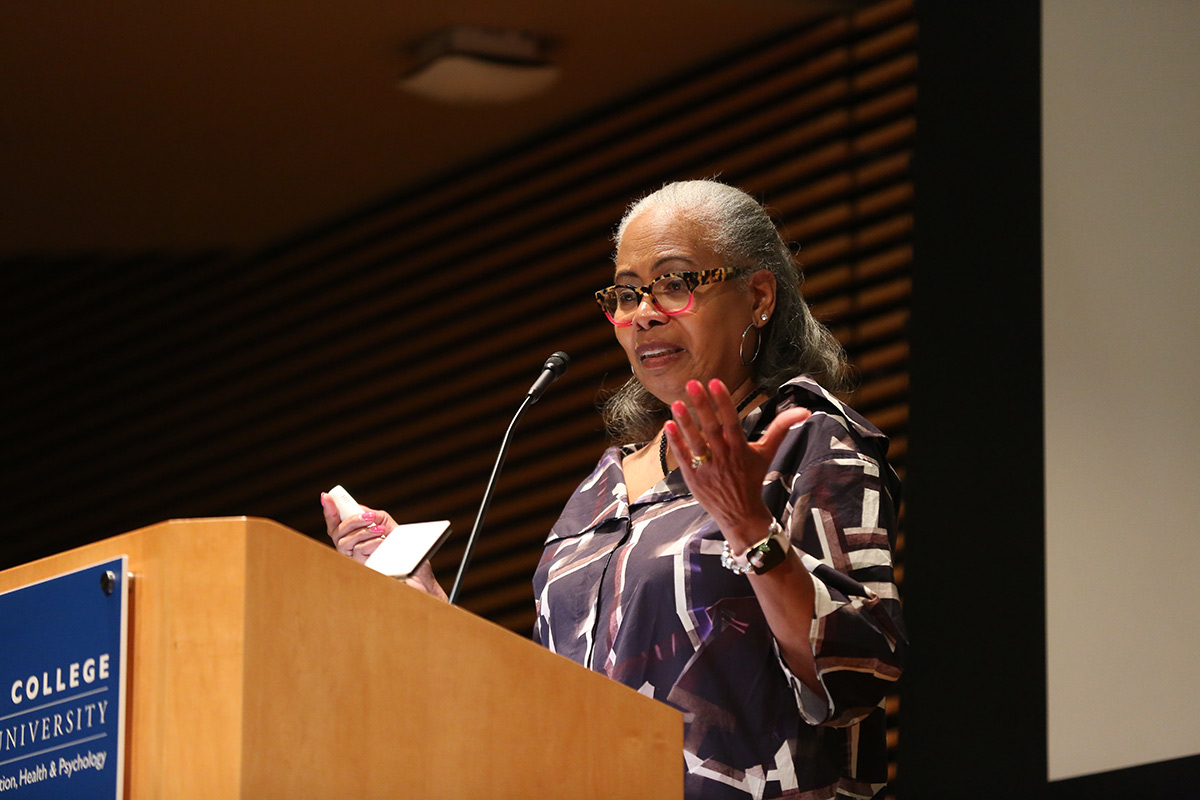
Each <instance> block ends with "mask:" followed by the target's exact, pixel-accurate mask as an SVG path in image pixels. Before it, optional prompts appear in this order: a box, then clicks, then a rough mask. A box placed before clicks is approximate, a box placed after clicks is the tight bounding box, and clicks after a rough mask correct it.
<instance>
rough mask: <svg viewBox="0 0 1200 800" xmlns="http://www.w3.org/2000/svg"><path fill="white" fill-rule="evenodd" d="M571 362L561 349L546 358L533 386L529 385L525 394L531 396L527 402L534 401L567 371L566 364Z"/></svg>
mask: <svg viewBox="0 0 1200 800" xmlns="http://www.w3.org/2000/svg"><path fill="white" fill-rule="evenodd" d="M570 363H571V357H570V356H568V355H567V354H566V353H564V352H563V351H562V350H559V351H558V352H556V353H554V354H553V355H551V356H550V357H549V358H547V359H546V363H545V364H543V365H542V374H541V375H539V376H538V379H537V380H536V381H534V382H533V386H530V387H529V391H528V392H527V394H528V395H529V397H530V398H531V399H530V401H529V402H531V403H536V402H537V401H538V398H540V397H541V396H542V393H543V392H545V391H546V389H548V388H549V387H550V384H552V383H554V382H555V381H556V380H558V379H559V378H561V377H562V374H563V373H564V372H566V371H567V365H568V364H570Z"/></svg>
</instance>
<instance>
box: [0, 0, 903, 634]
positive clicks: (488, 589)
mask: <svg viewBox="0 0 1200 800" xmlns="http://www.w3.org/2000/svg"><path fill="white" fill-rule="evenodd" d="M916 35H917V29H916V22H915V18H914V12H913V7H912V1H911V0H888V1H887V2H881V3H878V4H875V5H872V6H868V7H866V8H865V9H864V10H861V11H859V12H857V13H855V14H854V15H851V16H835V17H831V18H828V19H826V20H823V21H820V22H818V23H816V24H812V25H809V26H806V27H805V28H803V29H801V30H798V31H791V32H787V33H786V34H781V35H780V36H779V37H778V38H776V39H774V40H772V41H769V42H765V43H762V44H761V45H760V46H758V47H756V48H753V49H750V50H746V51H744V52H740V53H735V54H732V55H730V56H729V57H727V58H724V59H721V60H720V62H719V63H715V64H712V65H710V66H709V67H707V68H705V69H701V70H698V71H696V72H694V73H692V74H689V75H686V76H681V77H679V78H678V79H676V80H673V81H671V82H669V83H666V84H664V85H661V86H658V87H655V88H653V89H651V90H648V91H646V92H645V93H644V94H642V95H641V96H638V97H634V98H629V99H627V100H626V101H625V102H623V103H621V104H619V105H616V106H613V107H611V108H607V109H602V110H600V111H598V112H597V113H596V114H595V115H594V116H592V117H591V118H589V119H585V120H581V121H579V122H577V123H576V124H574V125H572V126H569V127H566V128H564V129H562V130H559V131H556V132H554V133H553V134H550V135H547V136H545V137H544V138H541V139H539V140H538V141H535V142H531V143H529V144H528V145H526V146H524V147H522V148H519V149H515V150H513V151H511V152H509V153H506V154H503V155H502V156H500V157H498V158H495V159H492V160H490V161H489V162H488V163H486V164H482V165H478V166H477V167H476V168H473V169H471V170H465V171H463V172H461V173H460V174H456V175H452V176H447V177H446V178H445V179H444V180H442V181H438V182H437V183H435V184H431V185H429V186H426V187H424V188H423V189H421V190H420V191H414V192H411V193H408V194H406V195H404V196H401V197H398V198H395V199H394V200H393V201H391V202H387V203H383V204H380V205H378V206H377V207H375V208H372V209H369V210H367V211H363V212H360V213H356V214H355V215H353V216H351V217H349V218H347V219H344V220H339V221H336V222H332V223H330V224H329V225H327V226H325V227H323V228H322V229H320V230H314V231H312V232H311V233H309V234H308V235H306V236H304V237H301V238H299V239H296V240H294V241H290V242H285V243H283V244H281V245H280V246H278V247H276V248H273V249H271V250H270V251H267V252H264V253H260V254H258V255H256V256H254V257H252V258H248V259H240V260H231V259H228V258H221V257H218V256H211V257H209V256H196V257H191V258H144V259H129V260H122V261H113V260H96V259H92V260H83V261H81V262H78V263H61V262H58V263H43V262H40V261H38V260H36V259H27V260H24V261H22V262H20V263H17V264H10V265H9V266H10V270H9V272H10V274H12V270H11V267H13V266H16V267H17V268H18V274H17V276H16V277H15V283H14V284H13V286H14V288H13V293H12V294H11V295H10V299H14V300H15V302H12V303H6V305H11V306H12V307H11V308H6V316H7V324H8V325H9V326H10V328H11V330H12V335H11V336H9V337H6V338H9V339H10V344H12V345H15V347H14V348H13V349H14V357H13V358H10V359H9V361H10V380H11V381H12V386H14V387H16V390H15V391H14V392H13V396H14V397H15V401H16V403H17V405H18V407H17V408H16V409H14V411H13V412H12V413H10V415H9V416H8V421H9V423H10V424H9V426H8V428H9V429H10V430H8V432H7V433H6V435H5V438H6V442H5V449H6V451H7V453H8V456H9V463H10V465H11V468H12V469H13V470H14V475H15V479H14V480H15V481H16V483H15V484H14V482H13V481H10V482H9V485H10V486H13V485H19V486H21V487H22V490H23V492H24V494H23V495H22V498H23V499H22V500H21V501H18V502H15V503H14V502H11V501H10V504H9V506H10V507H9V511H10V514H9V522H10V525H9V528H8V535H7V541H6V543H5V546H4V550H3V556H4V561H3V564H4V565H8V564H12V563H19V562H22V561H26V560H29V559H31V558H33V557H36V556H40V555H46V554H48V553H52V552H56V551H59V550H62V549H65V548H67V547H70V546H73V545H74V544H77V543H79V542H80V541H84V540H90V539H95V538H100V537H103V536H107V535H111V534H115V533H119V532H121V531H124V530H128V529H131V528H134V527H138V526H141V525H145V524H150V523H153V522H157V521H159V520H161V519H165V518H169V517H189V516H212V515H225V514H251V515H260V516H265V517H270V518H273V519H276V520H279V521H281V522H283V523H285V524H288V525H291V526H293V527H295V528H297V529H299V530H302V531H306V532H309V533H311V534H312V535H315V536H318V537H321V536H323V531H322V530H321V529H320V528H321V522H320V519H319V513H318V511H319V510H318V506H317V494H318V492H319V491H321V490H322V489H327V488H329V487H330V486H332V485H333V484H335V483H343V484H345V485H346V486H347V487H348V488H349V489H350V490H351V492H352V493H354V494H355V496H356V497H358V498H359V499H360V500H361V501H363V502H365V503H367V504H369V505H374V506H377V507H383V508H387V509H389V510H391V511H392V512H393V513H394V514H395V515H396V516H397V517H399V518H402V519H408V520H421V519H430V518H449V519H451V521H452V522H453V524H454V529H455V531H456V532H457V535H456V536H455V537H454V538H452V540H451V542H450V543H449V544H448V545H447V546H446V548H445V550H444V551H443V553H442V555H440V556H439V557H438V558H437V560H436V561H435V566H436V567H437V569H438V571H439V573H440V575H441V577H442V579H443V581H444V582H447V583H448V582H449V581H450V580H452V578H453V570H454V564H455V563H456V561H457V558H458V557H459V555H460V554H461V552H462V544H463V538H464V537H465V534H466V533H467V532H468V531H469V530H470V528H471V523H472V521H473V518H474V514H475V511H476V506H477V503H478V501H479V498H480V496H481V494H482V490H483V484H484V481H485V480H486V478H487V475H488V473H489V471H490V468H491V464H492V461H493V459H494V455H495V450H496V447H497V446H498V444H499V441H500V438H501V435H502V433H503V430H504V427H505V426H506V424H507V422H508V419H509V417H510V416H511V414H512V413H513V412H514V411H515V410H516V407H517V405H518V403H519V400H520V398H521V396H522V394H523V392H524V390H525V389H526V388H527V387H528V385H529V383H530V382H531V381H532V380H533V378H534V377H536V375H537V372H538V370H539V368H540V366H541V364H542V362H543V360H544V359H545V357H546V356H547V355H549V354H550V353H551V352H552V351H554V350H558V349H563V350H566V351H567V352H568V353H570V355H571V357H572V364H571V367H570V370H569V372H568V374H567V375H566V377H564V378H563V379H562V380H561V381H560V382H559V384H558V385H556V386H554V387H553V388H552V389H551V390H550V391H549V392H548V393H547V395H546V396H545V398H544V399H543V400H542V401H541V402H540V403H538V404H537V405H536V406H534V407H533V408H532V409H531V411H530V412H529V413H528V415H527V416H526V418H525V420H524V421H523V423H522V424H521V426H520V428H519V429H518V432H517V436H516V437H515V442H514V445H513V448H512V450H511V452H510V454H509V457H508V461H507V464H506V467H505V471H504V473H503V475H502V477H501V480H500V484H499V486H498V489H497V493H496V498H495V501H494V503H493V506H492V509H491V511H490V513H489V516H488V521H487V525H486V526H485V529H484V535H483V537H482V539H481V541H480V542H479V544H478V546H477V549H476V553H475V557H474V562H473V568H472V571H471V572H470V573H469V574H468V576H467V580H466V583H465V586H464V594H463V604H464V605H465V606H466V607H468V608H470V609H471V610H473V611H475V612H477V613H479V614H481V615H484V616H486V617H489V618H491V619H493V620H495V621H496V622H498V623H500V624H502V625H505V626H509V627H511V628H512V629H513V630H516V631H518V632H520V633H522V634H527V633H528V631H529V630H530V629H531V626H532V622H533V598H532V591H531V589H530V577H531V575H532V573H533V570H534V567H535V565H536V563H537V560H538V557H539V554H540V552H541V541H542V539H543V537H544V535H545V533H546V532H547V531H548V530H549V528H550V526H551V524H552V523H553V521H554V519H555V518H556V516H557V514H558V511H559V509H560V507H561V505H562V504H563V502H564V501H565V499H566V498H567V496H568V495H569V494H570V492H571V491H572V489H573V488H574V487H575V485H576V484H577V483H578V481H579V480H580V479H582V477H584V476H585V475H586V474H587V472H588V471H589V470H590V468H591V466H592V465H593V463H594V461H595V459H596V457H597V456H598V454H599V452H600V451H601V449H602V448H603V446H604V438H603V434H602V431H601V428H600V423H599V417H598V415H597V414H595V413H594V412H593V411H592V410H591V409H592V408H593V407H594V404H595V400H596V395H597V393H598V391H599V390H600V389H601V388H602V387H613V386H616V385H618V384H619V383H620V382H621V381H623V380H624V377H625V376H626V375H627V374H628V366H627V365H626V364H625V363H624V361H623V358H622V356H621V354H620V352H619V350H618V348H617V347H616V346H615V344H614V341H613V337H612V332H611V328H610V326H609V325H608V324H607V323H606V322H605V321H604V319H603V317H602V316H601V315H600V314H599V312H598V311H597V309H596V308H595V305H594V303H593V301H592V300H591V293H592V291H594V290H595V288H597V287H599V286H601V285H604V284H605V282H606V281H607V279H608V277H609V276H610V274H611V266H610V265H609V263H608V261H607V259H608V256H609V253H610V249H611V245H610V242H609V240H608V237H609V234H610V233H611V230H612V226H613V225H614V223H615V222H616V220H617V219H618V218H619V217H620V215H621V213H622V210H623V208H624V206H625V204H626V203H627V202H628V201H630V200H631V199H633V198H634V197H636V196H638V195H640V194H642V193H644V192H645V191H647V190H649V189H653V188H655V187H657V186H658V185H660V184H661V183H662V182H664V181H667V180H673V179H680V178H687V177H706V176H712V175H718V174H719V175H720V176H721V177H722V178H723V179H724V180H726V181H728V182H731V183H734V184H736V185H739V186H742V187H743V188H745V189H747V190H748V191H750V192H752V193H753V194H755V195H756V196H759V197H761V198H763V199H764V200H765V201H766V202H767V203H768V205H769V207H770V208H771V209H772V210H773V213H774V214H775V215H776V217H777V219H778V220H779V221H780V222H781V223H782V225H783V226H784V227H785V229H786V231H787V234H788V236H789V237H790V238H791V239H793V240H794V241H796V242H798V243H800V246H801V249H800V251H799V261H800V263H801V264H802V266H803V268H804V270H805V272H806V275H807V280H806V283H805V285H804V287H803V288H804V291H805V294H806V296H807V297H808V299H809V301H810V302H811V303H812V305H813V308H814V311H815V313H816V314H817V316H818V317H819V318H821V319H823V320H824V321H825V322H827V323H828V324H829V325H830V326H831V328H832V329H833V330H834V332H835V333H836V334H837V336H838V338H839V339H840V340H841V341H842V342H843V343H844V344H845V345H846V347H847V349H848V350H849V352H850V354H851V357H852V360H853V362H854V364H855V365H856V367H857V369H858V371H859V373H860V376H861V385H860V387H859V388H858V390H857V391H856V392H855V393H854V395H853V396H852V398H851V399H852V402H853V403H854V404H855V406H856V407H857V408H859V409H860V410H861V411H863V412H864V413H865V414H866V415H867V416H868V417H869V418H870V419H871V420H872V421H874V422H875V423H876V424H877V425H878V426H879V427H880V428H882V429H883V430H884V431H885V432H886V433H887V434H888V435H889V436H890V437H891V439H892V443H893V445H892V447H893V449H892V454H893V457H894V460H895V463H896V465H897V467H898V468H899V469H900V470H901V472H903V466H904V455H905V452H906V449H907V439H906V430H907V418H908V406H907V385H908V381H907V374H908V372H907V365H908V347H907V339H906V325H907V321H908V295H909V291H910V283H911V281H910V272H911V261H912V243H911V232H912V194H913V188H912V183H911V176H910V161H911V158H912V149H913V141H914V135H915V124H914V104H915V101H916V91H917V89H916V86H917V84H916ZM313 592H314V602H319V600H320V587H313Z"/></svg>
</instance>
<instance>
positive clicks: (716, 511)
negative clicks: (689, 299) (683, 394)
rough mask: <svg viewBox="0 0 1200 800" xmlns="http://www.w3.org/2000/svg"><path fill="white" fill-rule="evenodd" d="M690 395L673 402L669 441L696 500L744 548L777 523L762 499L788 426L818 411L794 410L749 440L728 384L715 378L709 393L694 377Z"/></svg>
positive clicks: (736, 547)
mask: <svg viewBox="0 0 1200 800" xmlns="http://www.w3.org/2000/svg"><path fill="white" fill-rule="evenodd" d="M687 393H688V403H687V404H684V403H683V402H682V401H676V402H675V403H672V404H671V415H672V417H673V421H670V422H667V424H666V426H665V430H666V434H667V442H668V443H669V444H670V445H671V452H672V453H674V455H675V460H676V461H677V462H678V463H679V467H680V469H681V470H682V471H683V477H684V480H686V481H687V485H688V488H689V489H690V490H691V492H692V495H693V496H694V497H695V498H696V501H697V502H698V503H700V505H701V506H702V507H703V508H704V510H705V511H707V512H708V513H709V514H710V515H711V516H712V518H713V520H714V521H715V522H716V523H717V525H718V526H719V527H720V529H721V531H722V533H724V534H725V538H726V539H727V540H728V541H729V544H730V546H731V547H732V548H733V549H734V550H735V551H737V552H741V551H742V550H745V549H746V548H748V547H750V546H751V545H753V544H754V543H756V542H758V541H759V540H761V539H762V538H763V536H765V535H766V531H767V528H768V527H769V526H770V524H771V520H772V515H771V512H770V511H769V510H768V509H767V507H766V505H765V504H764V503H763V500H762V485H763V478H764V477H765V476H766V474H767V469H768V468H769V467H770V465H771V460H772V459H773V458H774V457H775V453H776V451H777V450H778V449H779V446H780V445H781V444H782V443H783V439H784V436H785V435H786V434H787V432H788V430H789V429H790V428H792V427H793V426H795V425H798V424H800V423H801V422H803V421H804V420H806V419H808V418H809V416H811V414H812V412H811V411H809V410H808V409H806V408H792V409H788V410H787V411H784V412H782V413H781V414H779V415H778V416H777V417H775V419H774V420H772V421H771V424H770V425H769V426H768V427H767V430H766V431H765V432H764V433H763V435H762V437H761V438H759V440H758V441H757V442H748V441H746V434H745V433H744V432H743V431H742V424H741V422H740V421H739V420H738V412H737V409H736V408H735V407H734V404H733V398H732V397H730V395H729V389H728V388H727V387H726V386H725V384H724V383H722V382H721V381H719V380H712V381H709V384H708V390H707V391H705V387H704V386H703V385H701V383H700V382H699V381H695V380H693V381H688V384H687ZM689 406H690V410H689ZM693 455H695V456H697V458H696V459H695V460H693Z"/></svg>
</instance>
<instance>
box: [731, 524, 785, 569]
mask: <svg viewBox="0 0 1200 800" xmlns="http://www.w3.org/2000/svg"><path fill="white" fill-rule="evenodd" d="M791 549H792V540H791V539H790V538H789V537H788V535H787V533H786V532H785V531H784V530H783V526H782V525H780V524H779V522H778V521H776V520H771V527H770V528H769V529H768V530H767V536H766V538H765V539H763V540H762V541H761V542H758V543H757V544H752V545H750V547H749V548H747V549H746V552H744V553H742V554H741V555H740V556H735V555H734V554H733V552H732V551H731V550H730V549H729V542H728V541H726V542H725V546H724V547H723V548H722V549H721V566H723V567H725V569H727V570H730V571H732V572H736V573H737V574H738V575H745V574H746V573H747V572H753V573H754V574H755V575H762V574H763V573H764V572H769V571H771V570H773V569H775V567H778V566H779V565H780V564H782V563H783V562H784V561H785V560H786V559H787V554H788V551H789V550H791Z"/></svg>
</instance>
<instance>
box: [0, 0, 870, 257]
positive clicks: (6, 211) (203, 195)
mask: <svg viewBox="0 0 1200 800" xmlns="http://www.w3.org/2000/svg"><path fill="white" fill-rule="evenodd" d="M847 5H848V3H844V2H843V3H835V2H829V0H797V1H796V2H788V1H787V0H654V2H650V3H645V2H636V1H635V0H605V1H604V2H596V3H578V4H574V3H572V4H567V3H546V2H535V1H534V0H491V1H490V2H488V1H485V0H443V1H442V2H435V3H429V4H424V3H414V2H400V1H399V0H392V2H380V1H379V0H339V1H338V2H336V3H333V2H328V1H326V2H321V1H320V0H288V1H287V2H283V0H254V1H253V2H244V0H207V2H203V3H198V2H184V3H172V2H161V0H122V2H120V3H100V2H85V1H84V0H60V1H59V2H28V0H24V1H22V2H15V3H5V4H4V9H3V10H2V11H0V17H2V24H0V76H2V77H0V109H3V113H2V114H0V186H2V187H3V188H2V190H0V257H4V256H13V255H20V254H36V255H41V256H52V257H53V256H67V255H73V254H78V253H102V254H109V253H111V254H126V253H140V252H147V251H165V252H196V251H208V250H221V251H233V252H238V251H245V250H251V249H255V248H258V247H262V246H264V245H266V244H269V243H271V242H274V241H276V240H279V239H281V238H284V237H287V236H289V235H291V234H293V233H295V232H298V231H300V230H303V229H305V228H306V227H308V226H311V225H314V224H317V223H319V222H321V221H324V220H327V219H329V218H331V217H336V216H338V215H340V214H342V213H345V212H347V211H350V210H352V209H354V208H357V207H360V206H362V205H365V204H368V203H370V202H372V201H374V200H376V199H378V198H381V197H384V196H387V195H390V194H394V193H396V192H399V191H403V190H405V189H409V188H412V187H416V186H420V185H422V184H424V183H427V182H428V181H430V180H432V179H435V178H436V177H437V176H438V175H440V174H443V173H446V172H448V171H450V170H453V169H454V168H456V167H462V166H464V165H469V164H471V163H473V162H476V161H478V160H480V159H482V158H484V157H486V156H487V155H488V154H490V153H493V152H496V151H498V150H501V149H504V148H505V147H508V146H511V145H513V144H515V143H517V142H520V141H522V140H524V139H527V138H529V137H531V136H533V135H535V134H536V133H537V132H539V131H544V130H547V129H550V128H553V127H554V126H556V125H559V124H562V123H563V122H566V121H569V120H571V119H573V118H576V117H579V116H580V115H582V114H584V113H585V112H586V111H588V110H589V109H596V108H598V107H602V106H604V105H607V104H611V103H613V102H616V101H618V100H619V99H620V98H621V97H625V96H628V95H630V94H631V93H633V92H636V91H637V90H638V89H639V88H641V87H645V86H648V85H652V84H654V83H656V82H657V81H659V80H662V79H663V78H665V77H667V76H670V75H672V74H675V73H679V72H682V71H686V70H688V69H689V68H691V67H693V66H695V65H698V64H701V63H705V62H709V61H711V60H713V59H714V58H718V57H719V56H720V54H721V53H723V52H728V51H731V50H734V49H737V48H740V47H744V46H746V45H747V44H749V43H752V42H754V41H756V40H759V39H761V38H763V37H766V36H769V35H770V34H771V33H773V32H775V31H779V30H782V29H785V28H790V27H794V26H795V25H797V24H801V23H803V22H804V21H805V20H806V19H809V18H811V17H814V16H816V15H819V14H824V13H828V12H829V11H830V10H831V9H833V8H837V7H842V8H844V7H846V6H847ZM449 25H480V26H488V27H504V28H509V29H518V30H525V31H531V32H535V33H537V34H539V35H541V36H544V37H546V38H547V40H548V41H549V43H550V44H549V48H548V56H549V57H550V58H551V59H552V60H553V61H554V62H555V63H556V64H558V65H559V66H560V67H561V69H562V77H561V79H560V80H559V81H558V83H556V84H555V85H554V86H553V87H552V88H551V89H550V90H549V91H547V92H545V93H543V94H541V95H539V96H537V97H534V98H531V99H527V100H523V101H520V102H517V103H515V104H512V105H507V106H474V107H466V108H464V107H446V106H440V105H437V104H435V103H432V102H430V101H427V100H424V99H421V98H417V97H413V96H409V95H407V94H405V93H404V92H401V91H398V90H397V89H396V81H397V78H398V76H400V75H401V74H402V73H404V72H405V71H406V70H408V69H409V68H411V67H412V66H413V64H414V63H415V58H414V56H413V55H412V54H411V53H410V52H409V47H410V46H411V45H412V44H413V43H414V42H416V41H417V40H419V39H421V38H422V37H424V36H426V35H428V34H430V33H433V32H435V31H438V30H440V29H443V28H445V27H447V26H449Z"/></svg>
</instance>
